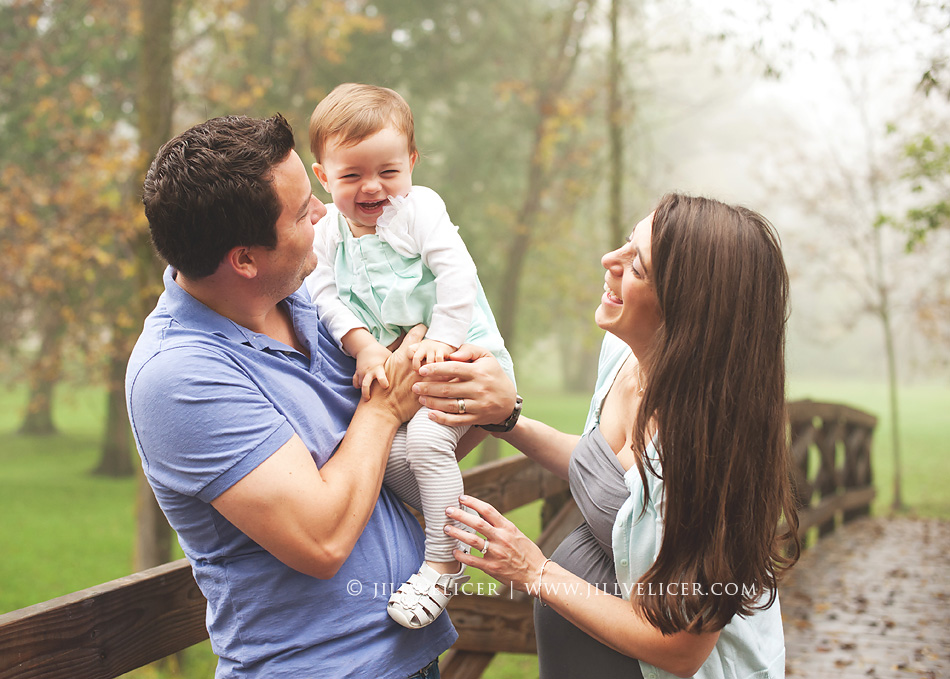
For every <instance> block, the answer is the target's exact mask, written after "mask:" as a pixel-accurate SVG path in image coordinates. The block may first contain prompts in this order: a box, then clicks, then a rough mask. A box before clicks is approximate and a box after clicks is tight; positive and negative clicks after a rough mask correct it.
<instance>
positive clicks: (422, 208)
mask: <svg viewBox="0 0 950 679" xmlns="http://www.w3.org/2000/svg"><path fill="white" fill-rule="evenodd" d="M310 149H311V151H312V152H313V155H314V158H315V159H316V162H315V163H314V164H313V171H314V174H316V176H317V179H318V180H319V181H320V183H321V184H322V185H323V188H325V189H326V190H327V191H328V192H329V193H330V195H331V196H332V197H333V205H328V206H327V215H326V217H324V218H323V219H322V220H321V221H320V222H319V223H318V224H317V226H316V236H315V241H314V250H315V252H316V253H317V258H318V260H319V263H318V265H317V268H316V270H315V271H314V272H313V274H311V275H310V277H309V278H308V280H307V286H308V289H309V291H310V294H311V296H312V297H313V300H314V302H315V303H316V305H317V307H318V309H319V313H320V319H321V321H322V322H323V323H324V324H325V325H326V327H327V329H328V330H329V331H330V334H331V335H333V337H334V338H335V339H336V340H337V342H339V343H340V345H341V346H342V348H343V349H344V350H345V351H346V352H347V353H348V354H350V355H351V356H354V357H355V358H356V375H355V376H354V386H355V387H357V388H362V390H363V395H364V397H365V398H369V393H370V387H371V385H372V383H373V381H379V383H380V384H381V385H382V386H383V387H386V388H388V387H389V384H388V381H387V379H386V375H385V372H384V370H383V365H384V363H385V362H386V359H387V358H388V357H389V355H390V353H391V352H390V350H389V348H388V347H390V346H391V345H392V344H393V343H394V342H397V341H398V340H399V339H400V337H401V336H402V335H403V334H404V333H405V332H406V331H407V330H408V329H409V328H411V327H412V326H414V325H417V324H419V323H425V324H426V325H427V326H428V331H427V332H426V336H425V339H424V340H423V341H422V342H420V344H419V346H418V348H417V350H416V352H415V354H414V356H413V363H414V365H415V367H416V368H417V369H418V368H419V367H420V366H421V365H422V364H423V363H429V362H434V361H443V360H445V358H446V357H447V356H449V355H450V354H451V353H452V352H453V351H455V350H456V349H457V348H458V347H459V346H460V345H461V344H463V343H464V342H471V343H474V344H478V345H480V346H482V347H485V348H486V349H488V350H489V351H491V352H492V354H493V355H494V356H495V357H496V358H497V359H498V361H499V363H501V365H502V367H503V368H504V369H505V371H506V372H507V373H508V376H509V377H511V379H512V381H513V380H514V370H513V366H512V363H511V357H510V356H509V354H508V352H507V350H506V349H505V344H504V340H503V339H502V337H501V334H500V333H499V332H498V328H497V327H496V325H495V319H494V317H493V316H492V312H491V309H490V308H489V306H488V302H487V300H486V299H485V294H484V292H483V291H482V287H481V284H480V283H479V281H478V276H477V274H476V270H475V263H474V262H473V261H472V258H471V256H470V255H469V253H468V250H467V249H466V248H465V244H464V243H463V242H462V239H461V237H460V236H459V234H458V227H456V226H455V225H454V224H452V222H451V220H450V219H449V216H448V214H447V212H446V208H445V203H443V201H442V199H441V198H440V197H439V196H438V194H436V193H435V192H434V191H432V190H431V189H427V188H425V187H422V186H415V187H414V186H413V185H412V170H413V167H414V166H415V163H416V160H417V159H418V158H419V152H418V151H417V149H416V144H415V133H414V129H413V120H412V112H411V111H410V109H409V106H408V104H406V102H405V100H404V99H403V98H402V97H401V96H399V94H397V93H396V92H394V91H392V90H390V89H386V88H382V87H375V86H371V85H361V84H345V85H340V86H339V87H337V88H335V89H334V90H333V91H332V92H331V93H330V94H329V95H328V96H327V97H326V98H325V99H324V100H323V101H321V102H320V104H319V105H318V106H317V107H316V109H315V110H314V112H313V115H312V116H311V118H310ZM463 407H464V406H463V402H461V401H460V402H459V409H460V410H461V409H462V408H463ZM428 412H429V411H428V409H426V408H422V409H420V410H419V412H418V413H417V414H416V415H415V417H413V418H412V420H411V421H410V422H409V423H408V424H406V425H404V426H403V427H402V428H401V429H400V430H399V432H398V433H397V434H396V437H395V440H394V441H393V448H392V452H391V453H390V457H389V463H388V465H387V467H386V476H385V484H386V485H387V486H388V487H389V488H390V489H391V490H393V491H394V492H395V493H396V494H397V495H398V496H399V498H400V499H401V500H403V501H404V502H406V503H407V504H409V505H410V506H412V507H414V508H416V509H418V510H420V511H421V512H422V515H423V517H424V518H425V527H426V528H425V533H426V540H425V561H424V562H423V563H422V564H421V566H420V568H419V572H418V573H416V574H415V575H413V576H412V577H410V578H409V580H408V582H406V583H405V584H403V585H402V586H401V587H399V588H398V589H397V590H396V592H394V593H393V595H392V596H391V597H390V599H389V603H388V605H387V611H388V612H389V615H390V616H391V617H392V618H393V619H394V620H396V622H398V623H399V624H401V625H403V626H405V627H410V628H418V627H424V626H426V625H428V624H430V623H431V622H432V621H433V620H435V619H436V618H437V617H438V616H439V614H441V613H442V611H443V610H445V606H446V605H447V604H448V601H449V599H451V597H452V595H453V594H454V593H455V592H456V590H457V588H458V587H459V586H460V585H462V584H464V583H465V582H467V581H468V576H467V575H464V574H463V572H464V566H463V565H461V564H459V563H458V562H457V561H456V560H455V558H454V557H453V555H452V551H453V549H456V548H458V547H459V542H458V541H457V540H455V539H452V538H449V537H448V536H447V535H445V533H444V527H445V523H446V516H445V509H446V507H448V506H453V507H458V506H459V504H458V497H459V495H461V494H462V491H463V486H462V475H461V472H460V471H459V468H458V464H457V463H456V458H455V448H456V445H457V444H458V442H459V439H460V438H461V437H462V436H463V434H465V432H466V431H467V430H468V427H449V426H445V425H441V424H438V423H436V422H434V421H432V420H430V419H429V416H428ZM462 412H464V411H462ZM459 525H460V524H459Z"/></svg>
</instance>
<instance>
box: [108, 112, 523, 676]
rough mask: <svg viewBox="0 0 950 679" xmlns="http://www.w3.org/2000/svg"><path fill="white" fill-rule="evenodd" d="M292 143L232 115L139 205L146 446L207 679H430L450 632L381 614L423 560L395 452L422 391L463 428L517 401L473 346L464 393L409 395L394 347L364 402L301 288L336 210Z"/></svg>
mask: <svg viewBox="0 0 950 679" xmlns="http://www.w3.org/2000/svg"><path fill="white" fill-rule="evenodd" d="M293 147H294V138H293V131H292V130H291V128H290V125H289V124H288V123H287V121H286V120H284V118H283V117H281V116H280V115H277V116H275V117H273V118H270V119H267V120H256V119H252V118H246V117H228V118H215V119H212V120H209V121H207V122H205V123H202V124H200V125H196V126H195V127H193V128H191V129H190V130H188V131H186V132H184V133H183V134H181V135H179V136H178V137H176V138H174V139H172V140H171V141H169V142H168V143H167V144H165V146H163V147H162V149H161V150H160V151H159V152H158V155H157V156H156V157H155V160H154V161H153V163H152V166H151V168H150V169H149V172H148V176H147V178H146V181H145V187H144V199H143V202H144V204H145V214H146V216H147V217H148V221H149V228H150V230H151V234H152V239H153V242H154V244H155V246H156V249H157V250H158V252H159V254H161V255H162V257H163V258H164V259H165V260H166V261H167V262H168V264H169V267H168V269H167V270H166V272H165V277H164V282H165V292H164V294H163V295H162V296H161V298H160V299H159V302H158V304H157V306H156V308H155V310H154V311H153V312H152V313H151V314H150V315H149V317H148V319H147V320H146V322H145V327H144V330H143V332H142V335H141V337H140V338H139V340H138V342H137V344H136V347H135V350H134V351H133V353H132V357H131V359H130V361H129V368H128V373H127V377H126V393H127V399H128V406H129V416H130V419H131V422H132V428H133V431H134V434H135V439H136V445H137V447H138V450H139V453H140V455H141V457H142V464H143V468H144V470H145V475H146V477H147V478H148V481H149V483H150V484H151V486H152V488H153V490H154V491H155V495H156V497H157V499H158V502H159V504H160V505H161V507H162V510H163V511H164V512H165V514H166V516H167V517H168V519H169V522H170V523H171V526H172V527H173V528H174V529H175V530H176V531H177V532H178V537H179V541H180V542H181V545H182V548H183V550H184V552H185V555H186V556H187V557H188V559H189V560H190V561H191V564H192V567H193V570H194V574H195V579H196V581H197V582H198V585H199V587H200V588H201V590H202V592H203V593H204V594H205V596H206V598H207V599H208V614H207V624H208V630H209V633H210V636H211V641H212V647H213V649H214V651H215V653H217V654H218V656H219V662H218V669H217V673H216V677H218V678H223V677H252V676H253V677H264V676H266V677H309V676H317V675H319V676H332V677H343V676H358V677H408V676H429V677H432V676H438V675H437V672H438V668H437V665H436V666H433V661H434V660H435V659H436V658H437V657H438V655H439V654H440V653H441V652H442V651H444V650H445V649H447V648H448V647H449V646H451V644H452V643H453V642H454V640H455V638H456V634H455V631H454V629H452V626H451V623H450V622H449V621H448V620H442V621H439V622H438V623H437V624H433V625H431V626H430V627H428V628H426V629H424V630H407V629H404V628H402V627H400V626H399V625H397V624H395V623H394V622H392V621H391V620H390V619H389V617H388V615H387V614H386V600H387V598H388V595H389V591H388V590H387V588H389V587H391V586H392V585H391V583H399V582H403V581H404V580H405V579H407V578H408V577H409V575H411V574H412V573H413V572H414V570H415V568H416V566H417V565H418V563H419V562H420V560H421V558H422V544H423V536H422V532H421V529H420V528H419V525H418V523H417V522H416V521H415V520H414V519H413V518H412V516H411V514H409V513H408V512H407V510H406V509H405V508H404V507H403V506H402V505H401V504H400V503H399V502H398V501H397V500H396V499H395V498H394V496H393V495H391V494H390V493H389V491H388V490H386V489H385V488H382V485H381V484H382V479H383V474H384V471H385V467H386V461H387V458H388V454H389V449H390V445H391V443H392V440H393V436H394V435H395V433H396V430H397V429H398V427H399V426H400V424H401V423H402V422H404V421H406V420H408V419H409V418H410V417H411V415H412V414H413V413H414V412H415V411H416V409H417V408H418V407H419V400H420V399H417V398H416V396H415V394H414V393H413V388H415V390H416V391H417V392H418V393H421V394H423V395H424V396H423V397H422V399H421V400H422V401H424V402H425V404H426V405H428V406H429V407H432V408H435V409H437V410H441V411H445V412H443V413H441V414H439V415H437V417H440V418H445V419H454V421H456V422H457V421H459V420H458V418H463V417H464V418H468V421H467V423H469V424H489V423H492V422H498V421H500V420H503V419H505V418H506V417H508V414H509V413H512V412H513V409H514V405H515V394H514V389H513V387H512V385H511V383H510V381H508V380H507V378H504V376H503V374H502V373H501V369H500V367H498V366H497V364H494V362H493V359H491V358H490V357H489V356H486V355H484V354H481V355H480V354H479V353H478V352H477V351H475V352H472V351H471V348H469V352H470V355H471V357H473V358H477V360H476V361H475V362H473V363H467V364H462V363H459V364H457V365H455V366H453V367H452V368H450V372H452V374H453V375H454V376H457V377H460V378H461V381H457V382H453V383H452V384H447V383H444V382H441V383H429V384H421V383H419V384H418V385H416V384H417V380H418V376H417V375H415V374H414V373H413V372H412V370H411V366H410V363H409V361H408V359H407V356H406V352H405V350H403V349H400V350H399V351H396V352H395V353H394V354H393V357H392V360H391V361H390V362H389V363H388V364H387V366H386V370H387V376H388V377H389V380H390V383H391V387H390V389H389V390H388V391H385V392H384V391H383V390H381V389H376V390H375V391H374V393H373V396H372V398H371V399H370V400H369V401H361V400H360V392H359V391H358V390H356V389H354V388H353V386H352V380H353V371H354V362H353V360H352V359H351V358H350V357H348V356H346V355H345V354H343V353H342V352H341V351H340V350H339V349H338V348H337V347H336V345H335V343H334V342H333V340H332V339H331V337H330V336H329V334H328V333H327V331H326V329H325V328H324V327H323V325H322V324H321V323H320V322H319V321H318V318H317V314H316V311H315V309H314V307H313V306H312V305H311V304H310V301H309V298H308V297H307V295H306V294H305V289H303V290H302V289H301V284H302V283H303V280H304V278H305V277H306V276H307V275H308V274H309V273H310V272H311V271H313V269H314V267H315V265H316V258H315V255H314V254H313V250H312V243H313V225H314V223H316V222H317V221H318V220H319V219H320V217H322V216H323V214H324V213H325V212H326V209H325V208H324V206H323V205H322V204H321V203H320V201H318V200H317V199H316V198H315V197H314V196H313V195H312V192H311V186H310V180H309V177H308V175H307V172H306V170H305V169H304V165H303V163H302V161H301V160H300V158H299V156H298V155H297V153H296V152H295V151H294V150H293ZM422 331H423V329H422V328H421V327H420V328H418V329H415V330H413V331H412V332H411V333H409V335H407V337H406V340H405V342H404V345H408V344H411V343H412V342H414V341H418V340H419V339H421V338H422V336H423V332H422ZM463 353H465V352H463ZM441 372H442V373H443V374H444V375H446V374H448V373H446V372H445V370H442V371H441ZM414 385H416V386H415V387H414ZM483 393H487V394H489V395H488V396H478V394H483ZM460 399H465V403H466V407H465V408H464V409H463V408H462V407H461V403H459V405H458V407H457V409H455V410H453V409H452V408H453V407H454V405H455V404H456V403H457V402H459V401H460ZM459 410H461V411H462V412H465V413H467V414H466V415H464V416H463V415H459V414H457V413H458V411H459ZM514 412H517V409H515V410H514ZM447 413H456V414H451V415H449V414H447ZM472 413H477V414H476V415H473V414H472ZM509 419H510V418H509ZM420 668H421V669H420Z"/></svg>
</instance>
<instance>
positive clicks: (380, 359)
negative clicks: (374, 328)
mask: <svg viewBox="0 0 950 679" xmlns="http://www.w3.org/2000/svg"><path fill="white" fill-rule="evenodd" d="M392 354H393V352H391V351H390V350H389V349H387V348H386V347H384V346H383V345H381V344H379V343H374V344H371V345H369V346H367V347H365V348H364V349H363V350H362V351H360V353H358V354H357V355H356V374H355V375H353V386H354V387H355V388H356V389H362V390H363V398H364V399H365V400H367V401H368V400H369V393H370V387H372V386H373V381H377V382H379V384H380V386H381V387H382V388H383V389H389V378H387V377H386V369H385V366H386V361H387V360H388V359H389V357H390V356H392Z"/></svg>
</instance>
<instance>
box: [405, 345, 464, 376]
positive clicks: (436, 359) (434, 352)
mask: <svg viewBox="0 0 950 679" xmlns="http://www.w3.org/2000/svg"><path fill="white" fill-rule="evenodd" d="M457 348H458V347H453V346H452V345H451V344H446V343H445V342H440V341H438V340H434V339H424V340H422V341H421V342H419V343H418V344H416V345H415V346H414V347H410V349H412V350H413V354H412V367H413V369H414V370H416V371H418V370H419V368H421V367H422V366H423V364H429V363H441V362H442V361H444V360H445V358H446V356H448V355H449V354H451V353H452V352H453V351H455V350H456V349H457Z"/></svg>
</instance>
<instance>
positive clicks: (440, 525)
mask: <svg viewBox="0 0 950 679" xmlns="http://www.w3.org/2000/svg"><path fill="white" fill-rule="evenodd" d="M466 431H468V426H464V427H449V426H447V425H444V424H439V423H438V422H433V421H432V420H430V419H429V409H428V408H420V409H419V412H417V413H416V414H415V416H414V417H413V418H412V419H411V420H410V421H409V422H408V423H406V424H404V425H403V426H401V427H400V428H399V430H398V431H397V432H396V437H395V438H394V439H393V447H392V451H391V452H390V453H389V463H388V464H387V465H386V477H385V478H384V480H383V483H385V484H386V485H387V486H388V487H389V489H390V490H392V491H393V492H394V493H396V495H398V496H399V499H400V500H402V501H403V502H405V503H406V504H407V505H409V506H410V507H412V508H414V509H416V510H418V511H420V512H422V516H423V517H424V518H425V524H426V549H425V558H426V561H436V562H447V561H453V560H454V559H455V557H454V556H452V550H453V549H459V548H460V547H462V545H460V544H459V541H458V540H456V539H455V538H450V537H449V536H448V535H446V534H445V532H444V531H443V529H444V527H445V524H446V523H447V522H448V518H447V517H446V516H445V508H446V507H450V506H451V507H458V506H459V502H458V498H459V495H461V494H462V491H463V486H462V472H461V471H460V470H459V467H458V462H457V461H456V460H455V447H456V446H457V445H458V442H459V439H461V438H462V435H463V434H465V432H466ZM453 523H454V524H455V525H457V526H459V528H463V529H465V530H468V528H466V527H465V526H463V525H461V524H459V523H457V522H453Z"/></svg>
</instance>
